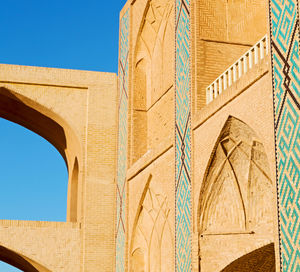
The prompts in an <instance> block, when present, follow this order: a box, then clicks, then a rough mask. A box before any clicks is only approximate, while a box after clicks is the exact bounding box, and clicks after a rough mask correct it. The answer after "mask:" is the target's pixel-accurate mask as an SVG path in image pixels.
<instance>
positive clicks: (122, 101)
mask: <svg viewBox="0 0 300 272" xmlns="http://www.w3.org/2000/svg"><path fill="white" fill-rule="evenodd" d="M128 57H129V9H128V10H127V11H126V13H125V14H124V16H123V17H122V19H121V22H120V53H119V124H118V161H117V216H116V218H117V221H116V223H117V226H116V272H123V271H125V250H126V248H125V244H126V214H125V212H126V170H127V133H128V131H127V130H128V71H129V67H128V66H129V60H128Z"/></svg>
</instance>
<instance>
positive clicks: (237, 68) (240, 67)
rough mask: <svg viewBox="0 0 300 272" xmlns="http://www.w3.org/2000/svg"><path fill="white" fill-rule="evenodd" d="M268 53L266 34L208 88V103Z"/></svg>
mask: <svg viewBox="0 0 300 272" xmlns="http://www.w3.org/2000/svg"><path fill="white" fill-rule="evenodd" d="M268 54H269V44H268V35H266V36H264V37H263V38H262V39H261V40H260V41H258V42H257V43H256V44H255V45H254V46H253V47H251V48H250V49H249V50H248V51H247V52H246V53H245V54H244V55H243V56H242V57H240V58H239V59H238V60H237V61H236V62H235V63H234V64H233V65H231V66H230V67H229V68H228V69H227V70H226V71H225V72H224V73H223V74H221V75H220V76H219V77H218V78H217V79H216V80H215V81H214V82H213V83H211V84H210V85H209V86H208V87H207V88H206V104H209V103H210V102H211V101H213V99H214V98H216V97H217V96H218V95H219V94H221V93H222V92H223V91H225V90H226V89H227V88H228V87H230V86H231V85H232V84H233V83H234V82H236V81H237V80H238V79H239V78H241V76H242V75H243V74H245V73H247V71H248V70H250V69H251V68H252V67H253V65H254V64H257V63H258V62H259V60H262V59H264V58H265V57H266V56H267V55H268Z"/></svg>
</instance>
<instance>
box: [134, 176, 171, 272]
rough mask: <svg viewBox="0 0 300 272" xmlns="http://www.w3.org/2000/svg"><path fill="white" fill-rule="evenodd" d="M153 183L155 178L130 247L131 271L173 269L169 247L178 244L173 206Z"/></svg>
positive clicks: (146, 190) (145, 195)
mask: <svg viewBox="0 0 300 272" xmlns="http://www.w3.org/2000/svg"><path fill="white" fill-rule="evenodd" d="M151 180H152V175H150V176H149V178H148V181H147V183H146V185H145V187H144V191H143V194H142V197H141V200H140V203H139V207H138V210H137V214H136V217H135V222H134V227H133V232H132V236H131V245H130V271H147V272H150V271H157V272H159V271H161V272H162V271H164V270H163V267H171V266H172V265H171V260H170V258H168V256H169V255H168V254H169V253H170V252H169V248H172V246H173V244H174V241H173V236H172V232H171V226H170V222H169V213H170V208H169V203H168V199H167V197H166V196H165V195H164V194H163V193H162V192H161V191H159V189H158V188H157V187H155V186H152V185H151ZM168 259H169V260H168ZM162 260H163V262H164V264H162Z"/></svg>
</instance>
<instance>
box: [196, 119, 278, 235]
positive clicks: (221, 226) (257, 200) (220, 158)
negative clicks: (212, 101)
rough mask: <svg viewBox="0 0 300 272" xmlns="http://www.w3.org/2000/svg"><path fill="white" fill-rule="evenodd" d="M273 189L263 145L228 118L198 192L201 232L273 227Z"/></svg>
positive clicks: (240, 231)
mask: <svg viewBox="0 0 300 272" xmlns="http://www.w3.org/2000/svg"><path fill="white" fill-rule="evenodd" d="M272 200H273V189H272V181H271V179H270V172H269V166H268V159H267V156H266V153H265V151H264V147H263V144H262V143H261V142H260V141H259V139H258V138H257V136H256V134H255V133H254V131H253V130H252V129H251V128H250V127H249V126H248V125H246V124H245V123H243V122H241V121H239V120H238V119H236V118H234V117H230V118H229V119H228V120H227V122H226V124H225V126H224V128H223V130H222V132H221V134H220V137H219V139H218V141H217V144H216V146H215V150H214V151H213V154H212V157H211V160H210V162H209V166H208V168H207V170H206V177H205V179H204V182H203V185H202V190H201V195H200V224H199V230H200V233H202V234H206V233H209V234H220V233H249V232H256V231H259V230H262V232H265V231H266V230H269V229H270V228H271V227H272V224H273V223H272V206H271V205H270V203H272Z"/></svg>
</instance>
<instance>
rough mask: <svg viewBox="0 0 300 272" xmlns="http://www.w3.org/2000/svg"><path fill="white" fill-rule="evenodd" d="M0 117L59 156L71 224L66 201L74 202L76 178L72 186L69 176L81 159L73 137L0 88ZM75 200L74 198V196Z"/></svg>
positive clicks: (38, 108) (50, 115)
mask: <svg viewBox="0 0 300 272" xmlns="http://www.w3.org/2000/svg"><path fill="white" fill-rule="evenodd" d="M0 117H2V118H4V119H6V120H9V121H12V122H14V123H17V124H19V125H21V126H23V127H25V128H27V129H29V130H31V131H33V132H35V133H36V134H38V135H40V136H41V137H43V138H45V139H46V140H47V141H48V142H50V143H51V144H52V145H53V146H54V147H55V148H56V149H57V150H58V152H59V153H60V154H61V156H62V157H63V159H64V161H65V163H66V165H67V168H68V172H69V190H68V208H67V218H68V220H71V219H70V218H71V216H70V214H74V209H75V205H73V206H72V205H69V203H70V201H69V199H71V198H73V199H74V197H75V194H77V188H78V179H79V177H78V176H77V181H76V182H74V181H73V182H72V176H73V175H71V174H70V173H72V171H74V167H75V166H76V167H77V172H79V168H80V163H79V162H80V160H81V158H82V155H81V153H82V152H81V145H80V142H79V140H78V137H77V135H76V133H75V132H74V131H73V129H72V128H71V127H70V126H69V124H68V123H67V122H66V121H65V120H63V119H62V118H61V117H60V116H59V115H58V114H56V113H55V112H53V111H51V110H50V109H47V108H46V107H44V106H43V105H41V104H39V103H37V102H35V101H33V100H31V99H30V98H28V97H25V96H23V95H21V94H19V93H16V92H14V91H13V90H10V89H7V88H4V87H0ZM76 160H77V164H76ZM74 180H76V179H74ZM72 185H74V187H76V190H74V189H72V188H71V187H72ZM71 192H72V193H71ZM76 198H78V195H77V196H76ZM73 202H74V200H73ZM78 212H79V211H78V210H77V206H76V211H75V213H76V214H77V213H78ZM73 218H74V217H73ZM76 218H77V216H76ZM72 221H73V220H72Z"/></svg>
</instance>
